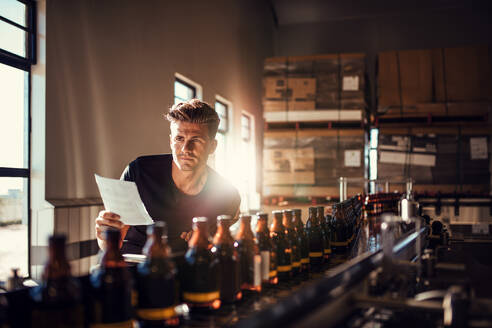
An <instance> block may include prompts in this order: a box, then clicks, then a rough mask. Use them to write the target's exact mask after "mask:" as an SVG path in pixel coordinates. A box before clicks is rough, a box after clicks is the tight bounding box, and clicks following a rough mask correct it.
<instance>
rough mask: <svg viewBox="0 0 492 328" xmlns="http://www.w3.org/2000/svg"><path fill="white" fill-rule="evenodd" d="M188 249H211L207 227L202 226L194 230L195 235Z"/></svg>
mask: <svg viewBox="0 0 492 328" xmlns="http://www.w3.org/2000/svg"><path fill="white" fill-rule="evenodd" d="M188 247H189V248H192V247H199V248H205V249H208V248H210V241H209V234H208V229H207V228H206V227H205V226H203V225H202V226H199V227H195V228H194V229H193V235H192V236H191V239H190V241H189V242H188Z"/></svg>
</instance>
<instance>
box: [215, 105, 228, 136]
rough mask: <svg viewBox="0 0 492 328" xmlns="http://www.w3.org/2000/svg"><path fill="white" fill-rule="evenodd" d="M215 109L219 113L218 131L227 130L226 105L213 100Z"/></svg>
mask: <svg viewBox="0 0 492 328" xmlns="http://www.w3.org/2000/svg"><path fill="white" fill-rule="evenodd" d="M215 111H216V112H217V114H218V115H219V118H220V123H219V131H224V132H225V131H227V127H228V120H227V106H226V105H224V104H223V103H221V102H218V101H216V102H215Z"/></svg>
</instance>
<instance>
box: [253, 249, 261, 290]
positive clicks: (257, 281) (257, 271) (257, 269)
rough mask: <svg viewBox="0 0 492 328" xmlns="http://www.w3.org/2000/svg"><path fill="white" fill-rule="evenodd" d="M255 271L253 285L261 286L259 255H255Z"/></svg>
mask: <svg viewBox="0 0 492 328" xmlns="http://www.w3.org/2000/svg"><path fill="white" fill-rule="evenodd" d="M254 262H255V266H254V269H255V273H254V275H255V276H254V279H255V280H254V285H255V286H261V256H260V255H255V261H254Z"/></svg>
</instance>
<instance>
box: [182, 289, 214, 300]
mask: <svg viewBox="0 0 492 328" xmlns="http://www.w3.org/2000/svg"><path fill="white" fill-rule="evenodd" d="M219 298H220V292H219V291H218V290H217V291H214V292H210V293H193V292H183V299H184V300H185V301H187V302H196V303H207V302H212V301H215V300H216V299H219Z"/></svg>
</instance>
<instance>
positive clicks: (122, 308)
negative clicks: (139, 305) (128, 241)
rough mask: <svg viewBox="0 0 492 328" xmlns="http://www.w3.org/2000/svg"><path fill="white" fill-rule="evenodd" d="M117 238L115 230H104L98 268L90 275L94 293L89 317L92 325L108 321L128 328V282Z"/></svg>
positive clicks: (99, 324)
mask: <svg viewBox="0 0 492 328" xmlns="http://www.w3.org/2000/svg"><path fill="white" fill-rule="evenodd" d="M120 237H121V234H120V231H119V230H117V229H113V228H108V230H106V232H105V238H106V250H105V251H104V253H103V256H102V258H101V264H100V266H99V268H98V269H97V270H96V271H94V272H93V273H92V275H91V278H90V279H91V285H92V289H93V290H92V293H93V295H94V301H93V309H92V317H91V323H92V325H93V326H97V327H104V325H106V324H112V325H118V327H120V326H121V327H132V320H131V319H132V290H131V288H132V281H131V276H130V271H129V270H128V267H127V265H126V263H125V261H124V260H123V256H122V255H121V252H120V248H119V243H120Z"/></svg>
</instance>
